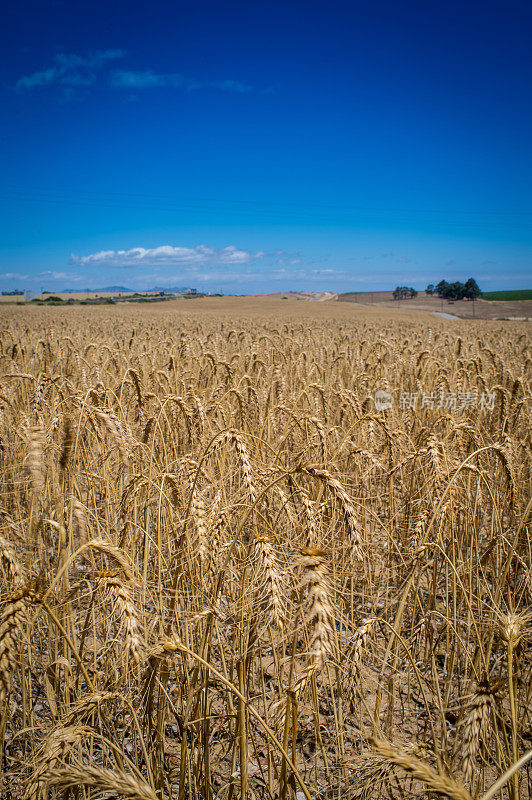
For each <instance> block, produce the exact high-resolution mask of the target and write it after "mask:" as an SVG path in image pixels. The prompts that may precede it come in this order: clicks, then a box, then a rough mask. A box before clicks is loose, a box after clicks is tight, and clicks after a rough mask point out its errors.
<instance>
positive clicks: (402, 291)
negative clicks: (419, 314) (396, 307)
mask: <svg viewBox="0 0 532 800" xmlns="http://www.w3.org/2000/svg"><path fill="white" fill-rule="evenodd" d="M410 297H417V291H416V290H415V289H412V287H411V286H396V287H395V289H394V290H393V299H394V300H407V299H408V298H410Z"/></svg>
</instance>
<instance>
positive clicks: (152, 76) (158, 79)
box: [110, 69, 252, 94]
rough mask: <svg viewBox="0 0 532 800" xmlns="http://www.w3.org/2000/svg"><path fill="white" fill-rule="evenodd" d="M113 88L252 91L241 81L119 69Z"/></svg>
mask: <svg viewBox="0 0 532 800" xmlns="http://www.w3.org/2000/svg"><path fill="white" fill-rule="evenodd" d="M110 82H111V86H114V87H115V88H117V89H154V88H157V87H161V86H168V87H171V88H174V89H187V90H188V91H193V90H195V89H220V90H221V91H224V92H236V93H237V94H244V93H246V92H250V91H251V88H252V87H251V86H249V85H248V84H245V83H242V82H241V81H234V80H223V81H198V80H195V79H194V78H187V77H186V76H185V75H182V74H181V73H180V72H153V71H152V70H140V71H139V70H124V69H118V70H115V71H114V72H113V74H112V75H111V81H110Z"/></svg>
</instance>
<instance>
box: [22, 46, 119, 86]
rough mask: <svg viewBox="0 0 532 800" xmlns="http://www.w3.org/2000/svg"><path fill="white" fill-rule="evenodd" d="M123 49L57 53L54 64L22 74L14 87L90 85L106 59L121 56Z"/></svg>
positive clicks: (110, 59) (112, 59) (111, 59)
mask: <svg viewBox="0 0 532 800" xmlns="http://www.w3.org/2000/svg"><path fill="white" fill-rule="evenodd" d="M125 55H126V53H125V51H124V50H118V49H115V50H96V51H95V52H93V53H89V54H88V55H85V56H78V55H76V54H75V53H58V54H57V55H56V56H55V58H54V62H55V63H54V65H53V66H51V67H48V69H43V70H38V71H37V72H32V73H31V75H23V76H22V78H19V79H18V81H17V82H16V84H15V89H19V90H20V89H33V88H35V87H36V86H50V85H51V84H59V85H60V86H67V87H75V86H90V85H91V84H93V83H94V82H95V80H96V73H97V72H98V70H100V69H102V67H104V66H105V64H106V63H107V62H108V61H114V60H116V59H118V58H123V57H124V56H125Z"/></svg>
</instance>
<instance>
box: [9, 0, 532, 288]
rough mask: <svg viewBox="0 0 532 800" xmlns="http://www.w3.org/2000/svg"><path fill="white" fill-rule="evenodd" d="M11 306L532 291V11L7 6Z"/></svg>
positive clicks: (434, 3) (448, 4) (499, 6)
mask: <svg viewBox="0 0 532 800" xmlns="http://www.w3.org/2000/svg"><path fill="white" fill-rule="evenodd" d="M0 41H1V52H2V55H3V58H4V69H3V81H2V85H1V87H0V91H1V92H2V98H1V104H2V119H3V121H2V125H1V128H0V136H1V140H0V141H1V154H0V169H1V174H2V183H1V188H0V206H1V208H0V228H1V238H0V288H13V287H15V286H20V287H31V288H40V287H42V286H44V288H48V289H56V290H59V289H61V288H66V287H80V288H81V287H85V286H90V287H101V286H105V285H108V284H116V283H119V284H124V285H126V286H131V287H133V288H137V287H140V288H144V287H148V286H151V285H154V284H157V285H163V286H164V285H171V284H178V285H191V286H197V287H200V288H206V289H209V290H211V291H216V290H219V289H223V290H225V291H237V292H251V291H287V290H290V289H308V290H326V289H330V290H332V291H337V290H344V289H345V290H350V289H351V290H352V289H355V290H356V289H359V290H363V289H388V288H393V287H394V286H395V285H396V284H398V283H400V284H408V285H413V286H415V287H417V288H424V286H425V285H426V284H427V283H428V282H432V281H438V280H439V279H441V278H446V279H448V280H462V279H466V278H468V277H469V276H471V275H472V276H474V277H475V278H476V279H477V281H478V283H479V284H480V286H481V288H484V289H497V288H520V287H527V288H528V287H530V286H532V195H531V185H532V144H531V141H532V97H531V94H532V91H531V86H532V59H531V49H530V42H531V41H532V7H531V5H530V3H529V2H515V1H514V2H513V1H512V0H510V1H509V2H508V0H506V2H504V3H503V2H500V3H494V2H489V0H488V2H476V0H469V1H468V2H464V0H460V2H455V0H445V1H442V0H419V2H416V1H414V0H410V1H408V0H407V1H406V2H401V0H393V2H391V1H390V2H389V1H388V0H382V1H379V0H376V1H375V2H371V3H368V2H364V3H362V2H353V0H351V1H349V2H334V0H333V1H332V2H313V1H312V0H305V2H294V1H293V0H284V2H282V3H281V2H275V0H270V2H267V3H266V2H262V1H261V0H246V2H231V0H229V1H228V2H219V0H218V2H206V1H204V0H195V2H194V3H191V2H183V1H182V0H173V1H172V2H157V0H154V2H151V3H141V2H137V3H131V2H128V3H125V2H122V0H106V2H100V0H90V2H86V0H76V2H75V3H73V2H71V0H68V2H64V1H63V0H47V2H37V0H21V1H20V2H18V3H15V2H11V3H9V4H8V9H7V12H5V13H4V18H3V25H2V31H1V32H0Z"/></svg>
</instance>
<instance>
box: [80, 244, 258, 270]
mask: <svg viewBox="0 0 532 800" xmlns="http://www.w3.org/2000/svg"><path fill="white" fill-rule="evenodd" d="M265 255H266V254H265V253H263V252H258V253H251V252H250V251H248V250H241V249H239V248H238V247H235V246H234V245H228V246H227V247H222V248H221V249H214V248H212V247H207V246H206V245H201V244H200V245H198V246H197V247H174V246H173V245H169V244H166V245H160V246H159V247H150V248H146V247H132V248H131V249H130V250H100V251H99V252H97V253H90V254H89V255H87V256H78V255H75V254H74V253H73V254H72V255H71V257H70V261H71V263H72V264H78V265H79V266H83V267H134V266H138V265H146V264H150V265H154V266H155V265H157V264H164V265H180V266H186V267H195V266H202V265H205V264H208V265H210V266H215V265H221V266H223V265H226V264H247V263H250V262H251V261H253V260H255V259H258V258H263V257H264V256H265Z"/></svg>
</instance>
